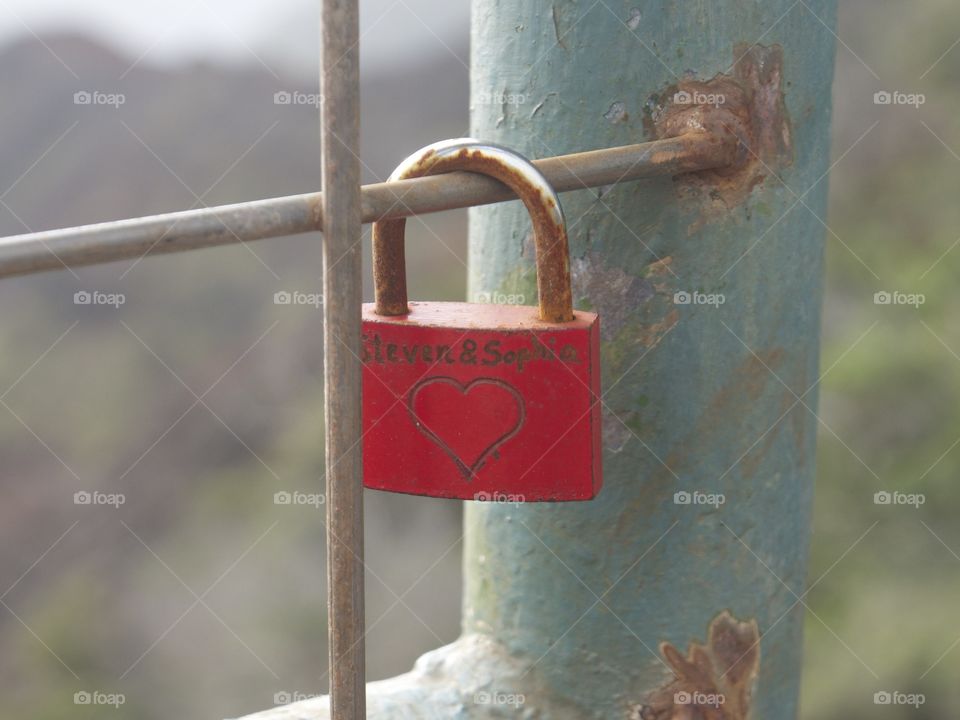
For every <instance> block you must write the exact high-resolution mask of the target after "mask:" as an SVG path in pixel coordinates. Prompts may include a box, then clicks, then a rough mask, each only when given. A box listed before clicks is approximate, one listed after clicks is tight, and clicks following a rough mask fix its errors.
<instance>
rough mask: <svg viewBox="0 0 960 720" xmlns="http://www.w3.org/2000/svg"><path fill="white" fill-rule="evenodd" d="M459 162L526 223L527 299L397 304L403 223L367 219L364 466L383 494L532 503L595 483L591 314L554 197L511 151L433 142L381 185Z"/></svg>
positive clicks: (592, 489) (595, 346) (583, 492)
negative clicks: (530, 260) (575, 283)
mask: <svg viewBox="0 0 960 720" xmlns="http://www.w3.org/2000/svg"><path fill="white" fill-rule="evenodd" d="M452 170H469V171H472V172H478V173H482V174H484V175H489V176H492V177H494V178H496V179H497V180H500V181H501V182H503V183H504V184H505V185H507V186H509V187H510V188H511V189H512V190H513V191H514V192H515V193H516V194H517V196H519V197H520V198H521V200H522V201H523V203H524V205H525V206H526V208H527V210H528V211H529V213H530V215H531V218H532V220H533V227H534V233H535V246H536V253H537V289H538V293H539V313H538V309H537V308H536V307H529V306H518V305H494V304H475V303H451V302H412V303H409V305H408V303H407V287H406V271H405V260H404V238H403V235H404V227H405V221H404V220H385V221H381V222H378V223H376V224H374V226H373V266H374V285H375V292H376V296H375V299H376V302H375V303H366V304H364V306H363V337H362V343H363V357H362V360H363V473H364V484H365V485H366V487H369V488H374V489H377V490H389V491H392V492H402V493H411V494H414V495H430V496H434V497H447V498H461V499H464V500H489V501H498V500H503V501H510V502H524V501H526V502H530V501H544V500H589V499H590V498H592V497H594V496H595V495H596V494H597V492H599V490H600V486H601V483H602V475H601V464H600V462H601V440H600V438H601V435H600V336H599V329H600V323H599V318H598V317H597V316H596V315H595V314H593V313H588V312H574V311H573V303H572V293H571V289H570V260H569V249H568V245H567V231H566V224H565V221H564V217H563V212H562V210H561V209H560V201H559V199H558V198H557V195H556V193H555V192H554V191H553V189H552V188H551V187H550V185H549V183H548V182H547V180H546V179H545V178H544V177H543V175H542V174H541V173H540V172H539V171H538V170H537V169H536V168H535V167H534V166H533V165H532V164H531V163H530V161H528V160H526V159H525V158H523V157H522V156H520V155H518V154H516V153H514V152H512V151H510V150H507V149H506V148H502V147H499V146H496V145H491V144H489V143H481V142H479V141H476V140H471V139H458V140H447V141H443V142H440V143H436V144H434V145H430V146H428V147H426V148H424V149H422V150H420V151H419V152H417V153H414V154H413V155H411V156H410V157H409V158H407V159H406V160H405V161H404V162H403V163H402V164H401V165H400V166H399V167H398V168H397V169H396V170H395V171H394V172H393V174H392V175H391V176H390V180H402V179H406V178H413V177H419V176H422V175H432V174H436V173H443V172H449V171H452Z"/></svg>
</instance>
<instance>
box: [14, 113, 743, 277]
mask: <svg viewBox="0 0 960 720" xmlns="http://www.w3.org/2000/svg"><path fill="white" fill-rule="evenodd" d="M734 155H735V145H733V144H731V143H730V142H728V141H725V140H724V139H719V141H718V138H715V137H713V136H711V135H709V134H706V133H703V132H691V133H687V134H685V135H683V136H682V137H677V138H664V139H661V140H656V141H653V142H647V143H641V144H631V145H627V146H624V147H616V148H605V149H601V150H593V151H588V152H579V153H573V154H571V155H566V156H564V157H551V158H546V159H543V160H535V161H534V165H536V166H537V168H538V169H539V170H540V171H541V172H542V173H543V174H544V175H545V176H546V178H547V179H548V180H549V182H550V184H551V185H553V187H554V189H555V190H556V191H558V192H562V191H568V190H579V189H581V188H584V187H597V186H602V185H609V184H612V183H617V182H626V181H629V180H636V179H638V178H646V177H653V176H658V175H663V176H668V175H674V174H677V173H684V172H690V171H693V170H701V169H703V168H713V167H722V166H724V165H728V164H729V163H730V162H731V160H732V159H733V157H734ZM513 197H514V195H513V193H512V192H511V191H510V190H509V189H508V188H506V187H505V186H504V185H503V184H502V183H500V182H498V181H497V180H494V179H492V178H488V177H484V176H481V175H477V174H473V173H452V174H449V175H444V176H442V177H425V178H418V179H414V180H404V181H400V182H396V183H376V184H373V185H365V186H364V187H363V189H362V197H361V214H362V218H363V221H364V222H375V221H377V220H384V219H389V218H400V217H410V216H411V215H416V214H420V213H428V212H438V211H440V210H449V209H451V208H463V207H468V206H470V205H478V204H487V203H497V202H502V201H504V200H510V199H513ZM401 199H402V202H401ZM322 229H323V194H322V193H307V194H303V195H290V196H287V197H280V198H271V199H268V200H255V201H252V202H245V203H236V204H233V205H221V206H218V207H212V208H202V209H198V210H186V211H182V212H174V213H168V214H165V215H153V216H150V217H144V218H136V219H130V220H119V221H115V222H107V223H99V224H96V225H84V226H82V227H76V228H66V229H62V230H48V231H44V232H37V233H30V234H27V235H14V236H11V237H6V238H2V239H0V277H7V276H12V275H24V274H28V273H35V272H42V271H45V270H59V269H62V268H64V267H79V266H82V265H93V264H97V263H104V262H112V261H116V260H128V259H137V258H140V257H144V256H147V255H160V254H165V253H173V252H183V251H186V250H196V249H200V248H206V247H215V246H219V245H229V244H233V243H243V242H251V241H254V240H262V239H265V238H272V237H280V236H284V235H294V234H297V233H304V232H311V231H316V230H322Z"/></svg>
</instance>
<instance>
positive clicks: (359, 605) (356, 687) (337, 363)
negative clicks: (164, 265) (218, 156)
mask: <svg viewBox="0 0 960 720" xmlns="http://www.w3.org/2000/svg"><path fill="white" fill-rule="evenodd" d="M321 24H322V46H323V50H322V58H321V66H320V67H321V91H322V93H323V98H324V102H323V109H322V142H323V190H324V194H323V215H324V218H325V220H326V222H325V225H324V242H323V294H324V303H323V320H324V323H323V341H324V342H323V359H324V367H323V371H324V420H325V422H324V425H325V426H326V444H325V466H326V473H325V475H326V480H327V487H326V506H327V599H328V602H327V622H328V626H329V627H328V635H329V662H330V672H329V677H330V716H331V717H332V718H333V719H334V720H362V718H365V717H366V680H365V670H364V635H365V633H364V599H363V593H364V567H365V566H364V563H363V478H362V471H363V469H362V456H361V452H362V445H363V438H362V437H361V435H360V383H361V370H360V363H359V362H358V361H357V357H358V355H359V353H360V303H361V300H362V297H361V290H362V287H363V283H362V281H361V276H360V272H361V252H362V244H361V242H360V237H361V236H360V231H361V209H360V156H359V148H360V53H359V48H358V43H359V10H358V7H357V0H324V1H323V5H322V14H321Z"/></svg>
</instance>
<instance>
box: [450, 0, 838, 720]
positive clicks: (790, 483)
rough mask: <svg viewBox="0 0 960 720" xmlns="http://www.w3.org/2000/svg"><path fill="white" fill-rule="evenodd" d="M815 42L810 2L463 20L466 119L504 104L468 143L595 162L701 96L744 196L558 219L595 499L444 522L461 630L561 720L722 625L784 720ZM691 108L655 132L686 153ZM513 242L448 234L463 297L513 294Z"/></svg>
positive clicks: (800, 504) (637, 204)
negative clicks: (587, 318)
mask: <svg viewBox="0 0 960 720" xmlns="http://www.w3.org/2000/svg"><path fill="white" fill-rule="evenodd" d="M551 9H553V10H554V11H555V12H554V13H552V12H551ZM815 15H816V16H819V19H818V17H815ZM554 17H555V18H556V25H555V24H554ZM821 20H822V21H823V22H825V23H826V25H827V27H825V26H824V24H822V23H821ZM833 22H834V3H833V2H831V1H830V0H819V1H818V2H807V3H804V4H800V5H794V4H793V2H792V0H773V1H771V2H765V3H741V2H734V1H733V0H684V1H683V2H680V1H679V0H671V1H669V2H657V3H652V2H639V3H638V2H635V1H633V0H631V1H629V2H612V3H605V4H601V5H597V6H595V7H594V8H591V3H590V2H572V1H559V2H554V3H550V4H548V5H547V6H546V7H544V6H543V5H542V4H539V3H527V2H504V1H503V0H500V1H497V0H474V1H473V3H472V23H473V25H472V44H471V52H472V74H471V83H472V87H473V93H474V97H481V96H483V95H488V94H489V93H490V92H491V91H493V90H496V91H497V92H501V93H511V94H514V95H516V94H521V95H524V96H526V97H527V99H528V102H527V103H526V104H525V105H517V106H507V107H501V106H491V105H485V104H482V103H479V102H478V103H477V104H476V105H475V106H474V108H473V123H472V127H471V133H472V134H474V135H478V136H483V137H487V138H490V139H491V140H493V141H495V142H499V143H503V144H506V145H509V146H511V147H517V148H518V149H519V150H521V151H525V152H527V153H544V154H560V153H564V152H567V151H568V150H569V149H570V148H572V147H576V146H602V145H616V144H619V143H620V142H622V141H623V139H624V138H627V137H635V136H636V134H637V133H639V132H641V131H642V128H643V127H644V126H647V127H650V126H653V125H655V123H653V122H651V121H652V120H654V115H655V114H656V113H657V112H658V107H659V106H661V105H662V104H663V102H664V95H665V93H664V92H663V90H662V89H663V88H669V87H670V86H677V85H679V86H680V87H679V88H678V89H682V88H683V87H684V86H689V87H692V88H698V89H701V90H703V91H707V90H710V89H711V88H712V86H711V85H710V79H711V78H715V77H716V76H717V75H718V74H719V75H721V76H727V82H729V83H730V85H729V90H728V94H730V95H731V99H732V100H733V101H734V102H733V105H734V106H735V109H729V108H728V109H726V110H727V111H732V114H733V116H732V117H729V118H728V119H724V122H725V124H726V125H729V126H730V130H727V129H726V128H723V130H724V132H728V133H729V134H731V135H733V136H736V137H739V138H742V140H743V142H744V149H745V150H746V153H745V154H741V155H740V157H739V160H740V162H741V163H742V165H741V166H740V167H747V166H752V170H751V172H752V171H753V170H756V169H757V168H759V169H760V170H763V171H764V173H765V175H766V178H765V179H764V180H763V181H762V182H759V181H758V182H753V178H751V177H748V176H747V175H744V178H743V179H740V178H739V177H734V180H733V181H732V182H734V183H736V184H737V186H738V187H745V191H744V192H742V193H738V194H736V196H735V199H734V194H733V193H730V194H728V193H727V188H726V187H725V185H724V182H727V181H730V177H729V176H730V175H733V176H736V175H737V172H738V171H737V170H734V171H732V172H731V173H729V174H728V175H725V174H724V173H719V172H718V173H704V174H703V175H702V176H697V177H687V178H685V179H677V180H670V179H657V180H651V181H648V182H643V183H638V184H633V185H630V186H618V187H615V188H611V189H609V190H608V191H606V192H604V193H603V194H602V195H601V196H599V197H598V196H597V194H595V193H581V194H578V195H571V196H565V197H564V210H565V212H566V214H567V217H568V218H569V220H570V225H569V227H568V230H569V234H570V246H571V256H572V268H573V280H574V301H575V303H576V304H577V306H578V307H590V308H592V309H595V310H597V311H598V312H599V313H600V314H601V316H602V317H603V318H604V328H603V336H602V340H601V357H602V361H603V373H604V377H603V386H604V388H605V394H604V409H605V420H604V429H605V438H604V445H605V448H606V450H605V456H604V490H603V492H602V493H601V494H600V495H599V496H598V498H597V499H595V500H594V501H592V502H590V503H583V504H575V505H574V504H572V505H563V506H554V507H545V506H520V507H511V506H502V505H501V506H493V505H480V504H469V505H468V506H467V508H466V519H465V523H466V544H465V568H464V575H465V578H466V594H465V599H464V625H465V632H466V633H468V634H470V633H481V634H487V635H489V636H490V637H492V638H493V639H494V640H495V641H496V642H497V643H498V644H502V645H503V646H505V648H506V649H507V652H508V653H509V654H511V655H512V656H514V657H524V658H527V659H528V661H529V665H528V672H529V674H528V677H527V680H528V681H529V682H531V683H532V684H534V685H535V686H536V687H538V688H539V689H540V695H539V696H538V697H549V698H550V699H551V700H552V702H553V703H558V702H563V703H565V704H566V705H567V706H569V707H574V708H576V709H577V711H578V713H579V717H582V718H605V719H609V718H627V717H630V714H631V712H635V711H636V708H637V707H638V706H643V705H644V704H646V703H648V702H650V698H651V697H652V694H654V693H656V691H657V689H659V688H662V687H664V686H666V685H668V684H669V683H670V682H672V681H674V680H675V679H677V678H678V672H677V670H678V668H677V667H674V666H672V665H671V663H670V662H668V660H667V658H664V657H663V656H662V655H661V654H660V653H659V652H658V651H657V648H658V646H659V644H660V643H661V642H666V643H669V645H670V646H673V647H687V645H688V643H689V642H690V641H691V639H692V638H697V637H702V634H703V629H704V628H705V627H707V626H708V624H709V623H710V622H711V620H712V619H713V618H715V617H717V616H718V614H720V613H721V612H722V611H723V610H725V609H727V610H729V612H730V613H731V615H732V616H734V617H736V618H738V619H739V620H740V621H742V622H746V623H752V622H754V621H755V622H756V624H757V628H758V629H759V633H760V637H761V641H760V650H761V657H762V662H761V663H760V665H759V667H758V668H757V674H756V682H755V683H754V684H753V685H752V687H751V688H750V690H751V691H752V693H753V694H752V698H751V700H750V703H751V713H752V715H751V717H752V718H754V720H756V719H759V718H763V720H788V719H789V718H793V717H795V714H796V698H797V688H798V683H799V673H800V661H801V648H802V607H801V606H799V605H796V597H795V596H794V595H793V594H792V593H796V594H797V595H800V594H801V593H802V588H803V584H804V578H805V569H806V556H807V545H808V539H809V519H810V497H811V491H812V483H813V470H814V464H813V460H814V436H815V418H814V416H813V415H812V414H811V413H810V411H808V410H807V408H806V407H804V405H802V404H800V403H797V402H796V396H795V395H794V393H796V394H797V395H800V394H802V393H804V392H806V391H808V390H809V389H810V388H811V386H812V385H814V383H815V382H816V379H817V355H818V336H819V308H820V278H821V272H822V252H823V238H824V233H823V226H822V224H821V222H820V220H819V219H818V218H817V217H816V216H817V215H819V216H820V217H823V214H824V212H825V196H826V187H825V184H824V183H820V184H817V182H818V181H819V180H820V179H821V178H822V176H823V175H824V173H826V171H827V168H828V163H829V115H830V113H829V108H830V86H831V78H832V64H833V54H834V53H833V51H834V36H833V35H832V34H831V32H830V30H829V29H828V28H829V27H830V26H832V24H833ZM631 25H632V26H633V27H631ZM558 35H559V36H560V37H563V38H564V44H565V45H566V49H564V48H563V47H561V46H559V45H558V44H557V36H558ZM761 37H762V41H761V42H762V43H763V44H764V45H765V46H766V47H764V48H759V47H757V48H753V47H749V48H740V49H739V50H735V48H736V46H737V45H739V44H740V43H747V44H752V43H754V42H755V41H756V39H757V38H761ZM775 46H779V48H777V47H775ZM781 48H782V50H781ZM744 53H746V55H744ZM741 56H743V57H741ZM738 60H739V62H738ZM688 69H691V70H690V71H689V72H688ZM692 83H704V85H699V86H698V85H690V84H692ZM787 88H789V89H788V90H787ZM651 95H653V97H651ZM541 101H542V102H543V106H542V108H541V109H540V110H539V111H538V112H537V113H535V114H533V115H531V113H530V111H529V109H528V107H529V105H530V104H539V103H540V102H541ZM746 108H749V112H748V113H747V114H746V115H744V114H740V110H742V109H746ZM706 109H707V108H687V111H688V112H687V116H686V118H684V122H683V123H681V119H680V117H679V115H678V116H675V117H676V120H677V122H678V124H679V126H678V127H674V128H673V131H676V130H677V129H679V128H681V127H682V128H683V129H687V130H697V129H701V128H704V127H707V129H709V127H708V126H704V125H703V124H702V123H704V122H707V121H719V119H720V118H721V116H719V115H717V114H709V115H708V114H706V113H704V112H703V111H704V110H706ZM717 109H719V110H725V108H724V106H723V103H721V104H720V105H719V108H717ZM710 110H713V108H710ZM755 113H758V114H757V115H755ZM788 117H789V122H787V118H788ZM645 120H646V122H645ZM737 121H749V123H750V124H749V125H747V126H745V127H742V128H741V127H738V126H737V125H736V124H735V122H737ZM754 123H756V124H754ZM787 128H789V135H786V134H784V132H785V130H786V129H787ZM775 138H781V139H782V142H781V141H779V140H777V141H774V139H775ZM787 138H789V142H788V141H787ZM789 148H792V151H788V149H789ZM790 155H792V164H789V162H788V158H787V156H790ZM755 156H757V157H759V158H761V159H763V160H764V161H765V162H767V163H768V164H769V165H770V168H769V169H764V168H763V166H762V164H760V163H758V162H756V159H755ZM774 157H776V158H778V159H776V160H775V161H774V162H772V163H771V162H770V161H771V159H772V158H774ZM781 159H782V161H781ZM691 183H697V184H698V187H699V188H700V189H702V193H701V192H697V193H693V192H690V187H691V185H690V184H691ZM808 190H809V193H807V191H808ZM803 193H807V194H805V196H804V203H805V204H806V205H807V206H809V210H808V209H807V208H806V207H804V206H802V205H797V197H798V196H800V195H801V194H803ZM795 205H796V207H794V206H795ZM791 208H793V209H792V210H791ZM525 233H526V230H525V226H524V218H523V216H522V213H519V212H517V209H516V208H512V207H507V206H498V207H492V208H477V209H473V210H471V236H470V257H469V266H470V290H471V292H474V293H475V292H504V293H525V292H529V291H530V288H531V287H532V277H533V276H532V271H531V266H530V259H529V252H528V248H527V246H526V244H525V242H524V235H525ZM695 294H699V296H700V297H704V296H706V297H708V298H709V297H710V296H713V297H714V298H716V297H720V296H722V297H723V298H724V300H725V302H724V303H723V304H720V303H719V302H715V303H711V304H698V302H697V301H695V300H692V299H691V298H692V297H693V296H694V295H695ZM608 318H609V322H608ZM811 396H812V393H811V395H807V396H806V398H805V403H806V404H807V405H809V406H810V407H811V408H815V405H814V404H813V403H812V402H807V401H808V400H810V398H811ZM675 493H681V495H678V496H676V498H675ZM682 493H687V495H684V494H682ZM695 493H699V494H696V495H695ZM720 494H722V495H723V496H724V499H725V503H723V504H722V505H721V504H719V501H718V498H717V497H716V496H718V495H720ZM709 496H714V497H713V500H714V502H713V504H696V503H695V502H694V501H693V498H694V497H696V498H704V497H706V498H707V499H708V500H709V499H710V497H709ZM687 499H690V502H689V503H687V502H685V501H686V500H687ZM781 581H782V582H781ZM788 588H789V589H788ZM677 656H679V653H678V654H677ZM674 659H675V660H676V659H678V658H677V657H674ZM500 689H501V690H502V691H504V692H509V690H510V687H509V681H507V682H505V683H504V685H503V686H501V688H500ZM535 702H536V701H535V700H532V699H530V698H528V700H527V706H526V707H527V709H528V710H532V709H533V708H534V706H535ZM476 716H477V717H480V716H482V715H481V713H477V714H476ZM668 717H673V718H690V717H697V716H696V715H693V714H691V713H690V711H689V708H677V709H676V712H674V713H673V714H672V715H668Z"/></svg>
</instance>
